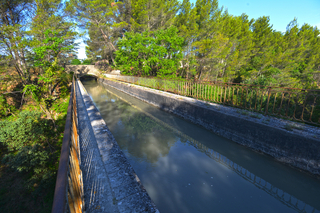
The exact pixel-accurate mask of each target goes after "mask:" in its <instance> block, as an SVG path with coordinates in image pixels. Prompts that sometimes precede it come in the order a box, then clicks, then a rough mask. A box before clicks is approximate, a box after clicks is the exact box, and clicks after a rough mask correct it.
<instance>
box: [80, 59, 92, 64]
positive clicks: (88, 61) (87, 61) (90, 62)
mask: <svg viewBox="0 0 320 213" xmlns="http://www.w3.org/2000/svg"><path fill="white" fill-rule="evenodd" d="M91 64H92V60H91V59H85V60H83V62H82V65H91Z"/></svg>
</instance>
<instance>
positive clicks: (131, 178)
mask: <svg viewBox="0 0 320 213" xmlns="http://www.w3.org/2000/svg"><path fill="white" fill-rule="evenodd" d="M78 85H79V89H80V96H81V97H82V99H83V103H84V109H86V111H87V115H88V117H89V120H90V123H91V127H92V130H93V134H94V137H95V140H96V142H97V146H98V149H99V152H100V157H101V159H102V162H103V166H104V171H105V173H104V174H100V175H103V176H107V177H108V180H109V181H108V182H109V186H110V188H111V190H112V194H113V201H112V202H113V203H114V205H117V209H118V211H119V212H152V213H159V210H158V209H157V208H156V206H155V204H154V202H153V201H152V200H151V198H150V196H149V195H148V193H147V191H146V189H145V188H144V186H143V185H142V183H141V182H140V180H139V178H138V176H137V175H136V173H135V171H134V169H133V168H132V166H131V165H130V163H129V162H128V160H127V158H126V157H125V155H124V154H123V152H122V151H121V149H120V147H119V145H118V144H117V142H116V140H115V139H114V137H113V135H112V133H111V132H110V130H109V129H108V127H107V125H106V123H105V121H104V120H103V118H102V117H101V115H100V112H99V110H98V109H97V108H96V107H95V105H94V103H93V102H92V100H91V98H90V96H89V95H88V93H87V92H86V90H85V88H84V87H83V85H82V83H81V82H80V81H78ZM100 188H101V187H100ZM102 188H105V187H102ZM101 190H107V189H101ZM94 193H96V192H94ZM109 210H110V211H112V210H111V209H109Z"/></svg>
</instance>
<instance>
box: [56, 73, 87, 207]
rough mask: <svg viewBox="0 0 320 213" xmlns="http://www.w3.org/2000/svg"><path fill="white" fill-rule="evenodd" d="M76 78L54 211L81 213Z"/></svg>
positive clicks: (81, 179) (81, 196)
mask: <svg viewBox="0 0 320 213" xmlns="http://www.w3.org/2000/svg"><path fill="white" fill-rule="evenodd" d="M75 93H76V89H75V79H74V78H73V80H72V89H71V96H70V101H69V106H68V113H67V120H66V125H65V130H64V136H63V142H62V148H61V155H60V162H59V169H58V174H57V181H56V187H55V192H54V200H53V206H52V213H62V212H70V213H81V212H83V210H84V192H83V178H82V171H81V169H80V162H81V159H80V146H79V135H78V115H77V102H76V94H75Z"/></svg>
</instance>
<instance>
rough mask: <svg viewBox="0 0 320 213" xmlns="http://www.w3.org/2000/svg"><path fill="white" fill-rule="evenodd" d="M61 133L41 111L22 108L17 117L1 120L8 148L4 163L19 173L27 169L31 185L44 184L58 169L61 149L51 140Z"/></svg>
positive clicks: (1, 137) (1, 133)
mask: <svg viewBox="0 0 320 213" xmlns="http://www.w3.org/2000/svg"><path fill="white" fill-rule="evenodd" d="M56 136H57V133H56V132H55V131H54V128H53V125H52V122H51V121H49V120H47V119H44V118H42V113H41V112H39V111H22V112H21V113H20V114H19V116H18V118H17V119H15V120H11V121H9V120H4V121H0V142H1V143H2V144H3V145H5V147H7V149H8V153H7V154H6V155H4V157H3V159H2V162H3V163H5V164H6V165H8V166H10V167H11V168H13V169H15V170H17V171H19V172H27V173H28V174H29V175H28V177H29V178H28V180H27V186H28V188H33V185H34V183H38V184H39V183H44V182H46V181H47V180H48V179H50V178H52V177H53V174H54V173H55V172H56V170H57V168H56V164H55V161H56V158H57V153H58V152H57V151H56V149H55V145H53V144H51V143H50V142H51V141H55V139H56Z"/></svg>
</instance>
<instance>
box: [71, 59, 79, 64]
mask: <svg viewBox="0 0 320 213" xmlns="http://www.w3.org/2000/svg"><path fill="white" fill-rule="evenodd" d="M71 65H81V61H80V60H79V59H76V58H75V59H73V60H72V61H71Z"/></svg>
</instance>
